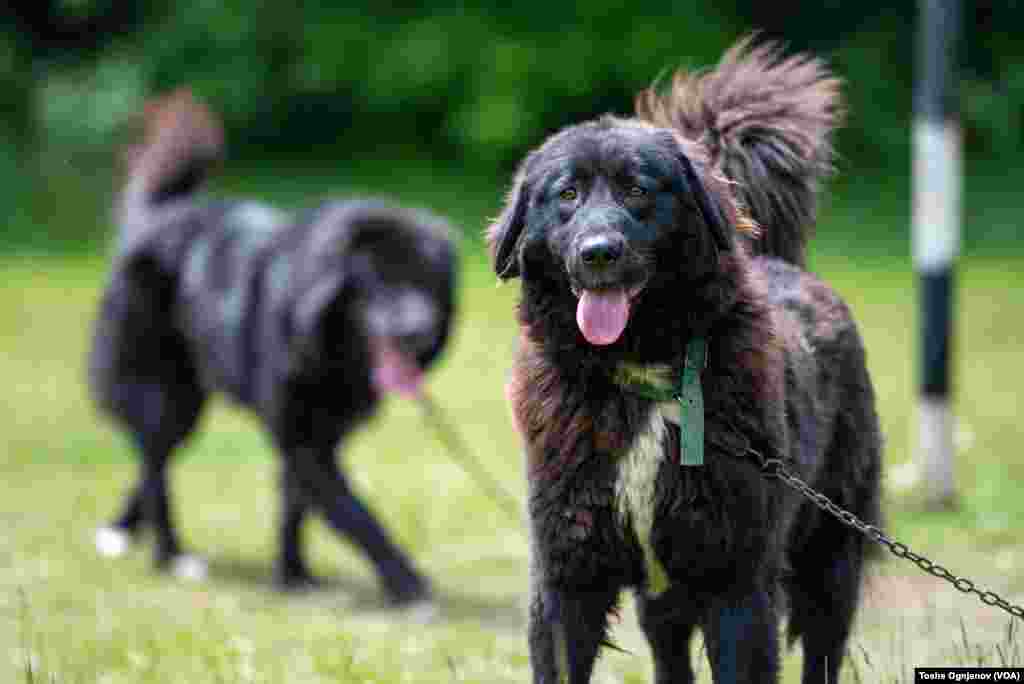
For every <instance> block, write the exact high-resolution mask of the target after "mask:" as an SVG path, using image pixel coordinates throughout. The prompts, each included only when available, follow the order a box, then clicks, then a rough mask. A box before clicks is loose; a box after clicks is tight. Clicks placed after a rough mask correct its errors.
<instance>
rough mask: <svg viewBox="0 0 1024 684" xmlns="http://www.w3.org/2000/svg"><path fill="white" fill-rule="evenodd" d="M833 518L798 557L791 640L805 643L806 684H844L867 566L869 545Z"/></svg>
mask: <svg viewBox="0 0 1024 684" xmlns="http://www.w3.org/2000/svg"><path fill="white" fill-rule="evenodd" d="M854 534H856V533H855V532H854V531H853V530H849V529H844V528H843V526H842V525H841V524H840V523H839V522H838V521H835V520H833V519H831V518H829V519H827V520H822V521H821V524H820V525H819V526H818V528H817V530H815V532H814V534H813V535H811V537H810V538H808V539H807V543H806V544H805V545H804V546H803V548H802V549H801V550H800V551H799V552H798V553H796V554H794V555H793V557H792V559H791V560H792V564H793V575H792V576H791V577H790V578H788V580H787V584H788V585H789V595H790V616H789V638H790V641H793V640H795V639H797V638H799V639H800V640H801V641H802V643H803V650H804V667H803V679H802V681H803V682H804V684H818V683H820V682H838V681H839V679H838V677H839V667H840V665H841V664H842V659H843V655H844V654H845V651H846V640H847V637H848V636H849V633H850V626H851V623H852V621H853V616H854V612H855V610H856V607H857V599H858V596H859V593H860V583H861V569H862V565H863V552H862V546H863V542H862V541H861V540H860V539H857V538H855V537H854V536H853V535H854Z"/></svg>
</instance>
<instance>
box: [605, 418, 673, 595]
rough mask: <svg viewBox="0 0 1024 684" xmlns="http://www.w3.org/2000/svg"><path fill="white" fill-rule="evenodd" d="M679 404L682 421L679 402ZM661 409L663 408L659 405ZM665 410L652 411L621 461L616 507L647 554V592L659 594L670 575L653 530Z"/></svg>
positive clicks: (645, 558) (645, 561)
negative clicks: (655, 544) (653, 543)
mask: <svg viewBox="0 0 1024 684" xmlns="http://www.w3.org/2000/svg"><path fill="white" fill-rule="evenodd" d="M673 406H675V407H676V408H675V411H676V414H675V416H676V418H675V420H676V421H677V422H678V420H679V417H678V412H679V409H678V404H673ZM659 408H660V407H659ZM666 417H667V416H664V415H663V412H662V411H661V410H658V409H656V410H654V411H651V417H650V421H649V423H648V425H647V427H646V428H645V429H644V430H642V431H641V432H640V434H639V435H637V438H636V441H635V442H634V443H633V446H632V447H631V448H630V450H629V452H628V453H626V454H625V455H624V456H623V457H622V458H621V460H620V461H619V471H618V477H617V478H616V481H615V506H616V512H617V513H618V516H619V521H620V523H621V524H622V526H623V529H629V528H630V527H632V529H633V532H634V533H635V534H636V538H637V540H638V541H639V543H640V548H641V550H642V551H643V554H644V565H645V567H646V569H647V593H648V595H650V596H657V595H659V594H661V593H662V592H663V591H665V590H666V589H667V588H668V584H669V581H668V574H667V573H666V572H665V568H664V567H663V566H662V565H661V563H660V562H659V561H658V559H657V558H656V557H655V555H654V549H653V548H652V546H651V529H652V528H653V526H654V503H655V501H654V495H655V490H656V485H657V477H658V468H660V467H661V462H662V461H663V460H664V458H665V446H664V441H665V432H666V430H665V418H666Z"/></svg>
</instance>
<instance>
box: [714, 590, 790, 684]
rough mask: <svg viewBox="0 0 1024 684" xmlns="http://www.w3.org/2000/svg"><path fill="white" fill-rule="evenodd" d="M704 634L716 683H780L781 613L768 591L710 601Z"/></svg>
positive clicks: (756, 591)
mask: <svg viewBox="0 0 1024 684" xmlns="http://www.w3.org/2000/svg"><path fill="white" fill-rule="evenodd" d="M704 635H705V640H706V643H707V649H708V659H709V660H710V661H711V672H712V677H713V679H714V682H715V684H741V683H743V684H748V683H750V684H775V683H776V682H777V681H778V671H779V638H778V614H777V611H776V607H775V599H774V597H773V596H772V595H771V594H770V593H769V592H768V591H765V590H763V589H755V590H753V591H751V592H749V593H746V594H743V595H739V596H735V595H733V596H718V597H715V598H713V599H711V601H709V602H708V607H707V613H706V614H705V622H704Z"/></svg>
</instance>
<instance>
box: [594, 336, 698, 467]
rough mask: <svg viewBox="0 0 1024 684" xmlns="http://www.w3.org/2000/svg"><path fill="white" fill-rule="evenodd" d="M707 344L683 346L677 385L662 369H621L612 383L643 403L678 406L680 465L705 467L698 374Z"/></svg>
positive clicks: (693, 341) (691, 343)
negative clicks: (665, 403) (680, 372)
mask: <svg viewBox="0 0 1024 684" xmlns="http://www.w3.org/2000/svg"><path fill="white" fill-rule="evenodd" d="M707 359H708V348H707V340H705V339H704V338H703V337H693V338H691V339H690V341H689V342H688V343H687V344H686V357H685V358H684V359H683V372H682V374H681V375H680V377H679V384H678V385H673V383H672V381H671V379H669V378H667V377H666V373H665V372H663V371H662V370H661V369H658V368H654V369H649V368H642V367H641V368H637V367H635V366H627V365H620V366H619V368H618V369H617V370H616V372H615V376H614V380H615V382H616V384H618V385H619V386H620V387H622V388H623V389H625V390H627V391H629V392H632V393H633V394H637V395H639V396H641V397H644V398H645V399H650V400H651V401H657V402H670V401H671V402H677V403H678V404H679V433H680V435H679V436H680V439H679V464H680V465H682V466H688V467H689V466H702V465H704V390H703V387H702V386H701V383H700V373H701V371H702V370H704V368H705V366H707Z"/></svg>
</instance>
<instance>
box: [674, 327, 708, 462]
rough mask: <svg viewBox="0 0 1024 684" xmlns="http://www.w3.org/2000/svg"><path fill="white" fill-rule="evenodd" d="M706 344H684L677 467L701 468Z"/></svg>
mask: <svg viewBox="0 0 1024 684" xmlns="http://www.w3.org/2000/svg"><path fill="white" fill-rule="evenodd" d="M707 354H708V345H707V342H706V341H705V340H704V338H703V337H694V338H692V339H691V340H690V341H689V343H687V345H686V359H685V360H684V361H683V376H682V378H681V379H680V383H679V397H678V401H679V449H680V454H679V464H680V465H684V466H702V465H704V390H703V388H702V387H701V384H700V372H701V371H702V370H704V366H705V365H706V364H707V358H708V357H707Z"/></svg>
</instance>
